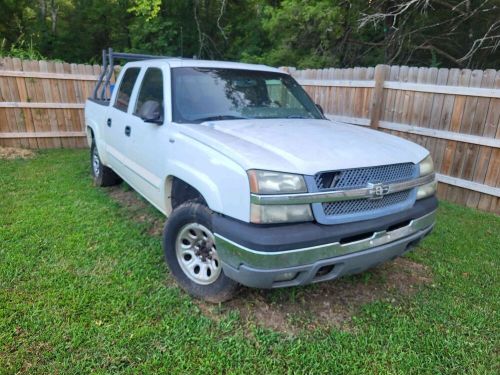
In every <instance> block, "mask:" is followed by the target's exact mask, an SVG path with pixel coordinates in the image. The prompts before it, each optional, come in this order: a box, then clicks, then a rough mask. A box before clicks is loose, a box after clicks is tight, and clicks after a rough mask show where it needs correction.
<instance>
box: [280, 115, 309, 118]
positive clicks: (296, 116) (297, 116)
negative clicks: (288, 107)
mask: <svg viewBox="0 0 500 375" xmlns="http://www.w3.org/2000/svg"><path fill="white" fill-rule="evenodd" d="M286 118H311V117H306V116H300V115H290V116H287V117H286Z"/></svg>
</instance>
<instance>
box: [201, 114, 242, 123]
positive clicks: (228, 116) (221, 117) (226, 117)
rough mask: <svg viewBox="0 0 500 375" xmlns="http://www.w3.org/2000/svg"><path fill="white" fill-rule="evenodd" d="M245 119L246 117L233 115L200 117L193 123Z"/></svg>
mask: <svg viewBox="0 0 500 375" xmlns="http://www.w3.org/2000/svg"><path fill="white" fill-rule="evenodd" d="M247 118H248V117H242V116H233V115H217V116H208V117H201V118H197V119H195V120H193V121H196V122H205V121H223V120H244V119H247Z"/></svg>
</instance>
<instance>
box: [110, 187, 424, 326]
mask: <svg viewBox="0 0 500 375" xmlns="http://www.w3.org/2000/svg"><path fill="white" fill-rule="evenodd" d="M109 195H110V196H111V197H112V198H113V199H114V200H116V201H117V202H118V203H119V204H120V205H121V206H123V207H124V208H125V209H126V210H127V211H128V212H129V214H130V216H131V218H132V219H133V220H135V221H136V222H139V223H144V224H146V230H147V233H148V234H150V235H154V236H160V235H161V232H162V228H163V225H164V219H163V218H160V217H156V216H155V215H153V213H152V212H153V211H152V209H151V206H150V205H149V203H148V202H146V201H144V200H143V199H142V198H139V196H138V194H137V193H136V192H135V191H133V190H132V189H130V188H128V187H125V188H124V187H123V186H117V187H113V188H110V189H109ZM168 279H169V280H168V284H169V285H171V284H173V281H172V280H170V279H171V278H170V277H169V278H168ZM431 281H432V276H431V273H430V271H429V269H428V268H427V267H426V266H424V265H422V264H419V263H416V262H413V261H411V260H409V259H408V258H398V259H396V260H394V261H392V262H388V263H385V264H383V265H381V266H379V267H376V268H374V269H372V270H370V271H367V272H364V273H362V274H360V275H354V276H349V277H344V278H341V279H338V280H334V281H330V282H324V283H319V284H313V285H308V286H304V287H294V288H285V289H275V290H259V289H249V288H242V289H241V291H240V293H239V295H238V296H237V297H236V298H235V299H233V300H232V301H229V302H226V303H224V304H220V305H213V304H210V303H206V302H203V301H199V300H194V302H195V303H196V304H197V306H198V307H199V308H200V310H201V312H202V313H203V314H204V315H206V316H208V317H209V318H211V319H213V320H215V321H221V320H223V319H225V318H227V317H228V316H229V315H230V314H234V313H236V314H238V315H239V317H240V321H241V322H242V324H244V325H247V326H249V327H251V326H260V327H265V328H270V329H273V330H275V331H279V332H284V333H288V334H296V333H298V332H299V331H302V330H313V329H317V328H329V327H336V328H339V329H343V330H351V329H352V324H351V320H352V317H353V316H354V315H355V314H357V313H358V312H359V311H360V309H361V308H362V307H363V305H365V304H367V303H370V302H375V301H384V302H388V303H393V304H397V303H399V300H400V299H401V298H403V297H404V296H408V295H411V294H413V293H415V292H416V291H418V290H419V289H420V288H421V287H422V286H423V285H425V284H428V283H430V282H431Z"/></svg>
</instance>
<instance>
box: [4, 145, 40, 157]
mask: <svg viewBox="0 0 500 375" xmlns="http://www.w3.org/2000/svg"><path fill="white" fill-rule="evenodd" d="M34 155H35V153H34V152H33V151H32V150H28V149H26V148H18V147H1V146H0V159H7V160H12V159H29V158H31V157H33V156H34Z"/></svg>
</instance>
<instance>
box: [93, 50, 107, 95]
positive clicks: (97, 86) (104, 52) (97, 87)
mask: <svg viewBox="0 0 500 375" xmlns="http://www.w3.org/2000/svg"><path fill="white" fill-rule="evenodd" d="M106 65H107V61H106V50H104V49H103V50H102V70H101V73H100V74H99V78H98V79H97V82H96V84H95V87H94V92H93V93H92V97H93V98H97V93H98V91H99V86H101V84H102V79H103V78H104V74H106V68H107V66H106Z"/></svg>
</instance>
